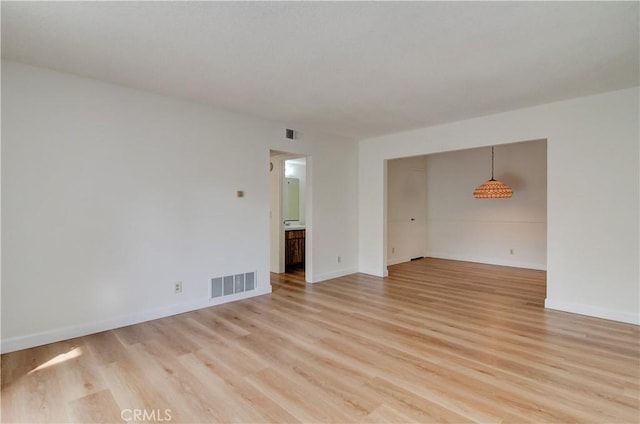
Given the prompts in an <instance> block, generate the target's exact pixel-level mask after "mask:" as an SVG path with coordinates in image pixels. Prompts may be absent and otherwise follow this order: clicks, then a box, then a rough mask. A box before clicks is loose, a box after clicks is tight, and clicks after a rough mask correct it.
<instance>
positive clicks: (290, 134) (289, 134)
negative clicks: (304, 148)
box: [285, 128, 296, 140]
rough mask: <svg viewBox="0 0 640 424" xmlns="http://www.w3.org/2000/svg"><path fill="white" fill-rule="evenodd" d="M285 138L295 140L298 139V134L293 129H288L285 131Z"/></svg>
mask: <svg viewBox="0 0 640 424" xmlns="http://www.w3.org/2000/svg"><path fill="white" fill-rule="evenodd" d="M285 137H286V138H287V139H289V140H295V139H296V132H295V131H294V130H292V129H291V128H287V129H286V130H285Z"/></svg>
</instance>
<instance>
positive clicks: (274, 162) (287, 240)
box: [269, 151, 311, 281]
mask: <svg viewBox="0 0 640 424" xmlns="http://www.w3.org/2000/svg"><path fill="white" fill-rule="evenodd" d="M308 159H309V158H308V157H306V156H302V155H299V154H293V153H287V152H281V151H271V152H270V157H269V161H270V163H269V170H270V172H269V203H270V270H271V272H272V273H277V274H282V273H294V274H297V275H298V276H301V277H302V278H303V279H304V280H305V281H308V278H307V276H308V275H309V273H310V262H311V261H310V260H311V250H310V243H309V237H308V236H309V234H310V231H309V229H310V219H309V218H310V213H309V212H310V204H311V202H310V196H309V194H310V190H309V188H310V184H309V178H308V176H309V175H310V171H309V165H310V164H309V160H308Z"/></svg>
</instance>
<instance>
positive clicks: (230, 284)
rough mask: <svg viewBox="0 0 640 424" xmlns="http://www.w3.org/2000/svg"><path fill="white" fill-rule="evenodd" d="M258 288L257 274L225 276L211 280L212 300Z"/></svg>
mask: <svg viewBox="0 0 640 424" xmlns="http://www.w3.org/2000/svg"><path fill="white" fill-rule="evenodd" d="M255 288H256V273H255V272H245V273H244V274H235V275H225V276H224V277H215V278H212V279H211V298H212V299H213V298H215V297H221V296H229V295H231V294H236V293H243V292H246V291H250V290H254V289H255Z"/></svg>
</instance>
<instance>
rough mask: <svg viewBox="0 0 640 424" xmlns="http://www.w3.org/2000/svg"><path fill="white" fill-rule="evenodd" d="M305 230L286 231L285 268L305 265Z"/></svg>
mask: <svg viewBox="0 0 640 424" xmlns="http://www.w3.org/2000/svg"><path fill="white" fill-rule="evenodd" d="M304 237H305V230H289V231H285V232H284V265H285V268H294V267H301V266H304Z"/></svg>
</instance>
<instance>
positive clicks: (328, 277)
mask: <svg viewBox="0 0 640 424" xmlns="http://www.w3.org/2000/svg"><path fill="white" fill-rule="evenodd" d="M357 272H358V270H357V269H356V268H348V269H341V270H339V271H333V272H327V273H324V274H318V275H314V276H313V277H312V278H311V281H309V282H310V283H319V282H321V281H326V280H331V279H332V278H338V277H344V276H345V275H349V274H355V273H357Z"/></svg>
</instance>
